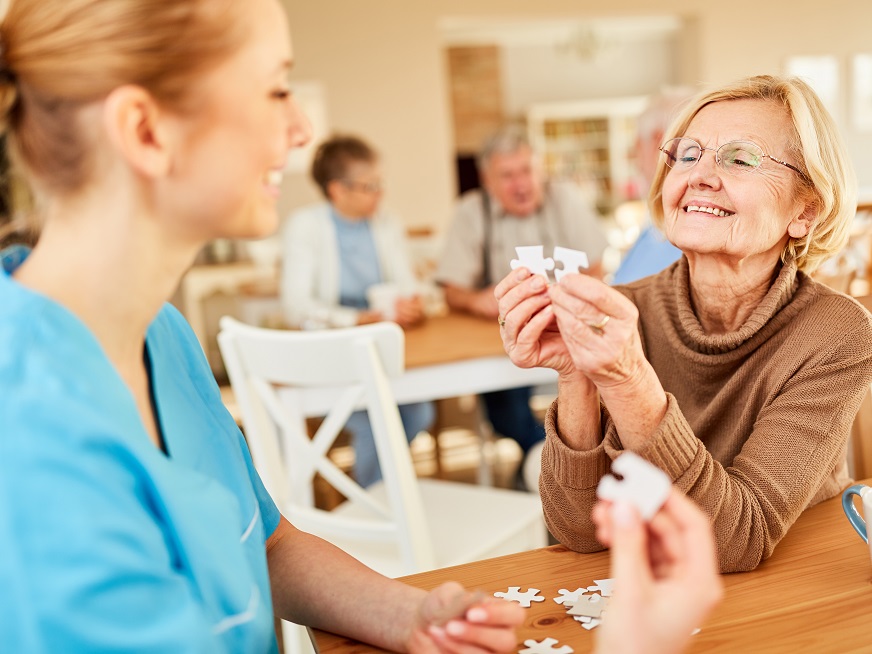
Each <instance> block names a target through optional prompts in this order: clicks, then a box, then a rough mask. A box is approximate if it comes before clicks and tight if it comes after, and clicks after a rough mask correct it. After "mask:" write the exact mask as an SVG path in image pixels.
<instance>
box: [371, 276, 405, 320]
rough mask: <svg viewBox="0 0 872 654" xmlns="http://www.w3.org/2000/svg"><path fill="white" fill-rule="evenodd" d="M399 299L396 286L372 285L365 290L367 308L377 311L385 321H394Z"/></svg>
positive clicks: (398, 290) (398, 289)
mask: <svg viewBox="0 0 872 654" xmlns="http://www.w3.org/2000/svg"><path fill="white" fill-rule="evenodd" d="M399 299H400V288H399V286H397V285H396V284H373V285H372V286H370V287H369V288H368V289H366V301H367V303H368V304H369V308H370V309H372V310H373V311H378V312H379V313H380V314H381V315H382V317H383V318H384V319H385V320H394V319H395V318H396V317H397V300H399Z"/></svg>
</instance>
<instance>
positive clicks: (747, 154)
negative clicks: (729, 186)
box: [718, 141, 763, 173]
mask: <svg viewBox="0 0 872 654" xmlns="http://www.w3.org/2000/svg"><path fill="white" fill-rule="evenodd" d="M718 157H719V158H720V160H721V165H722V166H723V167H724V169H726V170H728V171H730V172H731V173H742V172H753V171H755V170H757V169H758V168H759V167H760V164H762V163H763V150H761V149H760V146H758V145H755V144H753V143H748V142H747V141H731V142H730V143H724V144H723V145H722V146H721V147H719V148H718Z"/></svg>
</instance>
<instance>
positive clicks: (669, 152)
mask: <svg viewBox="0 0 872 654" xmlns="http://www.w3.org/2000/svg"><path fill="white" fill-rule="evenodd" d="M661 151H662V152H663V155H664V159H665V161H666V165H667V166H669V167H670V168H690V167H691V166H693V165H694V164H695V163H696V162H697V161H699V155H700V152H701V150H700V147H699V143H697V142H696V141H694V140H693V139H672V140H670V141H666V143H664V144H663V147H662V148H661Z"/></svg>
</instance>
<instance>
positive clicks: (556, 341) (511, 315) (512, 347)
mask: <svg viewBox="0 0 872 654" xmlns="http://www.w3.org/2000/svg"><path fill="white" fill-rule="evenodd" d="M547 291H548V285H547V283H546V282H545V280H544V279H543V278H542V277H541V275H532V274H531V273H530V271H529V270H527V269H526V268H519V269H517V270H513V271H512V272H511V273H509V274H508V275H506V277H505V278H504V279H503V280H502V281H501V282H500V283H499V284H497V286H496V288H495V289H494V297H496V299H497V301H498V303H499V310H500V335H501V336H502V339H503V347H505V348H506V353H507V354H508V355H509V358H510V359H511V360H512V363H514V364H515V365H516V366H518V367H520V368H535V367H540V366H541V367H544V368H553V369H554V370H556V371H557V372H559V373H560V374H561V375H564V376H572V375H574V374H577V373H575V370H574V366H573V362H572V358H571V357H570V356H569V352H568V351H567V349H566V344H565V343H564V342H563V338H562V337H561V335H560V331H559V330H558V328H557V323H556V322H555V320H554V312H553V310H552V308H551V298H550V297H549V296H548V292H547Z"/></svg>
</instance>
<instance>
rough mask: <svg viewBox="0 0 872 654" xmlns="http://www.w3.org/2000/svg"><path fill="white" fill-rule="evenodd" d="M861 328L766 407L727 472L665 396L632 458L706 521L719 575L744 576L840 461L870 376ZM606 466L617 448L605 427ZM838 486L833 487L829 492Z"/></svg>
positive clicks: (870, 358) (609, 425)
mask: <svg viewBox="0 0 872 654" xmlns="http://www.w3.org/2000/svg"><path fill="white" fill-rule="evenodd" d="M869 338H870V334H869V328H868V325H866V326H864V328H863V329H862V334H861V333H858V331H853V332H851V333H849V334H845V335H844V336H843V338H842V339H841V340H836V341H835V343H834V344H833V345H832V346H831V347H830V348H829V350H828V351H826V352H825V353H823V356H822V357H821V358H820V359H818V360H815V361H810V362H808V363H807V364H806V365H805V366H804V367H802V368H801V369H799V370H798V371H797V372H796V373H795V374H794V375H793V376H792V377H791V378H790V379H789V380H788V381H787V382H786V383H785V384H784V386H783V387H782V388H781V391H780V392H779V393H778V394H776V395H775V396H774V397H773V398H772V399H771V401H769V402H767V404H766V405H765V406H764V408H763V409H762V410H761V411H760V413H759V415H758V416H757V420H756V422H755V423H754V427H753V430H752V432H751V435H750V437H749V438H748V440H747V441H746V442H745V444H744V445H743V447H742V449H741V451H740V452H739V454H738V455H737V456H736V457H735V458H734V459H733V461H732V462H731V463H730V465H726V466H725V465H722V464H721V463H719V462H717V461H715V460H714V458H713V457H712V456H711V454H710V453H709V452H708V451H707V450H706V448H705V446H704V445H703V443H702V441H700V440H699V439H698V438H697V436H696V435H695V434H694V432H693V430H692V429H691V427H690V426H689V424H688V422H687V420H686V419H685V417H684V415H683V413H682V412H681V409H680V407H679V406H678V403H677V402H676V400H675V398H674V397H672V396H671V395H669V394H667V395H668V408H667V412H666V415H665V417H664V418H663V420H662V422H661V424H660V425H659V426H658V428H657V430H656V431H655V433H654V435H653V436H652V438H651V439H650V440H649V441H648V442H647V443H646V445H645V447H644V448H643V449H642V450H641V451H638V452H637V454H639V455H641V456H642V457H644V458H645V459H647V460H648V461H650V462H651V463H653V464H654V465H656V466H657V467H659V468H661V469H662V470H664V471H665V472H666V474H668V475H669V476H670V477H671V479H672V480H673V482H674V483H675V484H676V486H678V488H680V489H681V490H682V491H683V492H684V493H686V494H687V495H688V496H689V497H691V498H693V499H694V500H695V501H696V502H697V504H699V505H700V506H701V507H702V508H703V510H704V511H706V512H707V513H708V514H709V515H710V516H711V519H712V526H713V528H714V533H715V542H716V545H717V549H718V559H719V562H720V568H721V571H722V572H741V571H747V570H753V569H754V568H756V567H757V566H758V565H759V564H760V563H761V562H762V561H763V560H765V559H766V558H768V557H769V556H770V555H771V554H772V552H773V550H774V549H775V546H776V545H777V544H778V542H779V541H780V540H781V539H782V538H783V537H784V535H785V534H786V533H787V530H788V529H789V528H790V527H791V525H792V524H793V523H794V522H795V521H796V519H797V518H798V517H799V515H800V513H802V511H804V510H805V509H806V508H808V506H809V505H810V504H811V503H812V502H813V500H814V498H815V495H816V494H817V493H818V491H819V489H820V488H821V487H822V485H823V484H824V483H825V482H826V480H827V478H828V477H829V476H831V475H832V473H833V470H834V469H836V468H837V466H838V465H839V464H840V462H841V460H842V459H843V457H844V451H845V446H846V443H847V441H848V437H849V435H850V431H851V424H852V422H853V419H854V416H855V415H856V414H857V411H858V410H859V407H860V402H861V401H862V399H863V396H864V394H865V393H866V392H867V391H868V388H869V382H870V378H872V352H870V350H869V348H868V347H858V344H860V343H868V342H869ZM603 424H604V430H605V439H604V441H603V446H604V448H605V451H606V454H607V456H608V457H609V458H610V459H614V458H615V457H616V456H618V455H619V454H620V453H621V452H622V451H623V446H622V444H621V441H620V437H619V435H618V434H617V431H616V430H615V426H614V423H613V422H612V421H611V420H610V419H609V420H607V421H605V420H604V423H603ZM839 490H841V489H834V493H837V492H838V491H839Z"/></svg>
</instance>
